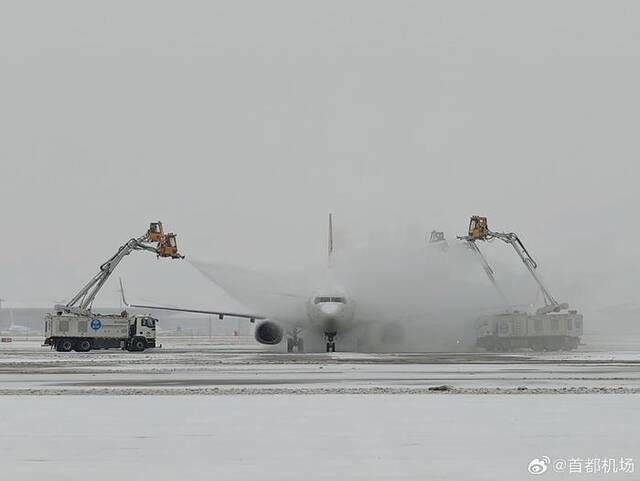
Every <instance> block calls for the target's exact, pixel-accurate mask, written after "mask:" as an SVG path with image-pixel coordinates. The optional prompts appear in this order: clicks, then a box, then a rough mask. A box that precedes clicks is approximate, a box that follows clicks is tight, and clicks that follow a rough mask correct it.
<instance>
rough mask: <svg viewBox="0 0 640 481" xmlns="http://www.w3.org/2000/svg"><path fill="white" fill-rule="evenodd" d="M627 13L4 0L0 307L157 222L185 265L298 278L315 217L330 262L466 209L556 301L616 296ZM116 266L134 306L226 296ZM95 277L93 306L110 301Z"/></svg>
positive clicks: (626, 205)
mask: <svg viewBox="0 0 640 481" xmlns="http://www.w3.org/2000/svg"><path fill="white" fill-rule="evenodd" d="M639 14H640V6H639V5H638V4H636V3H634V2H606V3H605V2H584V1H580V2H578V1H566V2H535V3H529V4H523V3H514V2H506V1H505V2H482V3H478V2H455V3H451V2H393V3H392V2H353V1H352V2H320V3H307V2H277V1H276V2H215V3H212V2H109V3H104V4H88V3H86V2H79V1H78V2H72V1H68V2H55V3H54V2H29V3H28V4H26V3H24V2H3V3H2V5H1V6H0V59H2V62H0V78H1V79H2V80H1V85H2V89H0V106H1V108H0V132H1V134H0V135H1V139H2V141H1V142H0V159H1V165H2V170H1V171H0V202H1V204H2V206H3V207H2V225H3V241H2V249H0V297H2V298H4V299H7V303H8V304H11V303H13V304H14V305H37V306H47V305H49V304H51V303H52V302H54V301H58V300H61V299H63V298H67V297H70V296H71V295H72V294H73V293H74V292H75V291H76V290H77V289H78V288H80V286H81V285H82V284H83V282H85V281H86V280H87V279H88V278H89V277H90V276H91V275H93V273H94V272H95V271H96V269H97V266H98V265H99V264H100V263H101V262H102V261H103V260H105V259H106V258H108V257H109V256H110V255H111V254H112V253H113V252H114V251H115V250H116V248H117V247H118V246H119V245H120V244H121V243H123V242H125V241H126V240H127V239H128V238H129V237H131V236H134V235H135V236H137V235H140V234H142V233H144V231H145V230H146V228H147V226H148V222H149V221H151V220H156V219H161V220H163V221H164V223H165V226H166V227H168V228H169V229H170V230H172V231H175V232H177V233H178V235H179V237H178V240H179V243H180V247H181V250H182V251H183V253H184V254H186V255H187V256H189V258H193V259H198V260H205V261H212V262H225V263H230V264H239V265H242V266H247V267H251V268H256V269H260V268H262V269H282V270H304V267H305V266H307V265H322V264H323V263H324V262H325V257H326V216H327V213H328V212H334V214H335V219H334V220H335V225H336V246H337V249H338V250H340V249H346V248H352V249H355V247H356V246H358V245H360V244H364V245H369V246H371V245H372V244H375V243H376V242H378V241H379V240H380V239H384V238H392V239H396V240H394V243H393V245H394V246H396V247H397V246H398V245H401V243H400V242H397V239H404V238H406V237H411V238H412V239H420V241H422V239H426V236H427V233H428V232H430V231H431V230H432V229H438V230H444V231H445V232H446V233H447V236H448V237H449V238H452V237H454V236H455V235H456V234H464V233H465V231H466V228H467V224H468V218H469V216H470V215H472V214H481V215H486V216H488V217H489V222H490V226H491V227H492V228H493V229H495V230H505V231H515V232H518V233H519V234H520V235H521V237H522V238H523V240H524V241H525V243H526V244H527V246H528V247H530V249H531V251H532V254H533V255H534V257H535V258H536V260H538V261H539V263H540V266H541V272H542V274H543V276H544V278H545V279H546V280H547V281H548V282H549V284H550V286H551V287H552V291H553V292H554V294H555V295H556V297H558V298H559V300H563V301H565V300H566V301H568V302H570V303H571V304H572V305H577V306H579V307H581V308H583V309H589V310H592V311H595V310H598V309H600V308H604V307H607V306H611V305H616V304H623V303H631V304H635V305H637V299H638V295H637V273H638V271H639V268H640V265H639V264H640V260H639V257H638V255H637V247H636V245H635V243H634V240H635V239H636V238H638V236H639V235H640V224H639V223H638V222H637V221H636V219H635V216H634V214H635V207H636V204H637V199H638V189H637V178H638V173H639V171H640V167H638V163H637V159H638V155H639V154H640V146H639V144H638V140H637V132H636V131H637V116H638V112H639V111H640V110H639V107H640V94H639V89H638V85H640V63H639V61H638V59H639V58H640V42H639V39H638V28H637V18H638V15H639ZM407 233H409V234H407ZM381 244H382V245H389V243H385V242H382V243H381ZM500 247H502V248H501V249H500V248H498V246H493V245H492V246H490V248H489V251H490V253H491V256H492V260H495V261H496V262H499V263H500V265H504V266H505V267H504V268H505V269H509V275H513V276H518V275H521V274H522V266H521V265H520V264H519V261H517V258H516V257H515V254H513V253H511V252H508V251H506V249H507V247H506V246H500ZM394 248H395V247H394ZM505 251H506V252H505ZM387 254H389V252H387ZM384 255H385V253H384V252H383V253H380V256H382V257H384ZM477 269H479V267H478V268H477ZM399 272H400V271H399ZM480 273H481V272H480ZM121 274H122V275H123V276H124V277H125V279H127V285H128V287H129V290H130V291H131V292H132V294H135V296H136V297H137V298H138V299H141V298H144V299H148V300H153V301H156V302H164V303H167V304H169V303H171V304H180V303H183V304H184V303H185V302H186V303H189V304H190V305H191V306H203V307H206V306H220V305H221V304H224V305H225V306H229V307H232V306H234V302H235V301H233V300H232V299H230V298H229V297H228V296H226V295H225V294H224V292H222V291H221V290H220V289H217V288H216V287H215V286H213V285H212V284H211V283H209V282H208V281H206V279H204V278H203V277H202V276H201V275H200V274H199V273H198V272H197V271H196V270H195V269H193V268H192V267H191V266H190V265H189V264H187V263H185V262H179V261H172V262H160V261H156V260H155V258H153V257H152V256H150V255H143V254H134V255H132V256H130V258H128V259H126V260H125V262H124V263H123V264H122V269H121ZM474 276H477V278H478V279H480V277H479V276H480V274H478V271H476V273H474ZM524 278H525V277H523V279H524ZM109 286H110V287H108V288H107V289H105V291H104V292H103V294H102V295H101V297H100V299H99V303H101V304H104V305H114V304H115V303H117V302H118V294H117V293H116V292H115V291H116V285H115V283H113V282H112V283H110V284H109Z"/></svg>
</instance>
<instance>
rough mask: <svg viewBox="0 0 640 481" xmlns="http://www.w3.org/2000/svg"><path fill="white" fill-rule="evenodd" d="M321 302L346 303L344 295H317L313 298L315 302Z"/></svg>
mask: <svg viewBox="0 0 640 481" xmlns="http://www.w3.org/2000/svg"><path fill="white" fill-rule="evenodd" d="M321 302H337V303H339V304H346V300H345V298H344V297H316V298H315V299H314V300H313V303H314V304H320V303H321Z"/></svg>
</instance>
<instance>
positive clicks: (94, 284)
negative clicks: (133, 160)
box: [55, 222, 184, 315]
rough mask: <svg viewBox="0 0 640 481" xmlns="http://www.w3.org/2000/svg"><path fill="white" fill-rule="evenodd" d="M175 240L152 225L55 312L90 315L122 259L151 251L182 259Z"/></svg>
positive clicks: (155, 225) (163, 255) (172, 236)
mask: <svg viewBox="0 0 640 481" xmlns="http://www.w3.org/2000/svg"><path fill="white" fill-rule="evenodd" d="M175 238H176V236H175V234H166V235H165V234H164V232H163V231H162V224H161V223H160V222H157V223H156V222H154V223H152V224H151V227H150V228H149V231H148V232H147V233H146V234H145V235H143V236H140V237H138V238H134V239H130V240H129V241H128V242H127V243H125V244H124V245H122V246H121V247H120V248H119V249H118V251H117V252H116V253H115V254H114V255H113V256H112V257H111V258H110V259H108V260H107V261H106V262H104V263H103V264H102V265H101V266H100V270H99V271H98V273H97V274H96V275H95V276H94V277H93V278H91V280H90V281H89V282H87V284H85V286H84V287H83V288H82V289H80V291H79V292H78V293H77V294H76V295H75V296H73V298H72V299H71V300H70V301H69V302H67V304H65V305H56V306H55V310H56V311H58V312H66V313H74V314H80V315H86V314H88V313H90V312H91V307H92V305H93V301H94V300H95V298H96V296H97V295H98V293H99V292H100V289H102V287H103V286H104V284H105V283H106V282H107V280H108V279H109V277H110V276H111V274H113V272H114V271H115V270H116V267H118V264H120V262H121V261H122V259H124V258H125V257H126V256H128V255H129V254H131V253H132V252H133V251H138V250H140V251H149V252H153V253H154V254H156V255H157V256H158V257H171V258H173V259H182V258H183V257H184V256H181V255H180V254H178V251H177V245H176V241H175Z"/></svg>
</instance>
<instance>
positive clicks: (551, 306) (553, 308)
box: [458, 216, 569, 314]
mask: <svg viewBox="0 0 640 481" xmlns="http://www.w3.org/2000/svg"><path fill="white" fill-rule="evenodd" d="M458 239H461V240H465V241H467V242H468V243H469V245H471V246H472V248H473V249H474V250H475V251H476V252H478V253H479V254H480V257H481V258H482V259H484V256H483V255H482V253H481V252H480V250H479V248H478V246H477V245H475V242H476V241H478V240H482V241H491V240H493V239H499V240H501V241H503V242H505V243H507V244H509V245H511V247H513V249H514V250H515V251H516V253H517V254H518V256H519V257H520V259H521V260H522V262H523V263H524V265H525V266H526V267H527V270H528V271H529V273H530V274H531V276H532V277H533V279H534V280H535V281H536V283H537V284H538V286H539V287H540V291H541V292H542V296H543V297H544V303H545V307H541V308H540V309H538V313H539V314H545V313H549V312H558V311H561V310H562V309H567V308H568V307H569V305H568V304H566V303H562V304H561V303H558V301H556V300H555V298H554V297H553V296H552V295H551V293H550V292H549V290H548V289H547V287H546V286H545V285H544V283H543V282H542V280H541V279H540V277H539V276H538V274H537V272H536V269H537V268H538V264H536V262H535V261H534V260H533V257H531V254H529V251H527V248H526V247H525V246H524V244H523V243H522V241H521V240H520V238H519V237H518V235H517V234H515V233H513V232H510V233H504V232H493V231H491V230H489V227H488V225H487V218H486V217H480V216H473V217H471V221H470V223H469V233H468V235H466V236H462V237H458ZM484 264H485V265H486V266H487V267H488V268H489V270H491V267H489V265H488V264H486V260H485V261H484ZM485 272H487V275H489V278H490V279H492V276H493V271H491V275H490V274H489V272H488V271H487V269H486V268H485ZM494 281H495V279H492V282H494ZM494 285H496V284H495V282H494ZM498 290H499V289H498Z"/></svg>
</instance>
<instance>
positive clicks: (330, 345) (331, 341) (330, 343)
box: [324, 332, 336, 352]
mask: <svg viewBox="0 0 640 481" xmlns="http://www.w3.org/2000/svg"><path fill="white" fill-rule="evenodd" d="M324 335H325V337H326V338H327V352H336V343H335V337H336V333H335V332H325V333H324Z"/></svg>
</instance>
